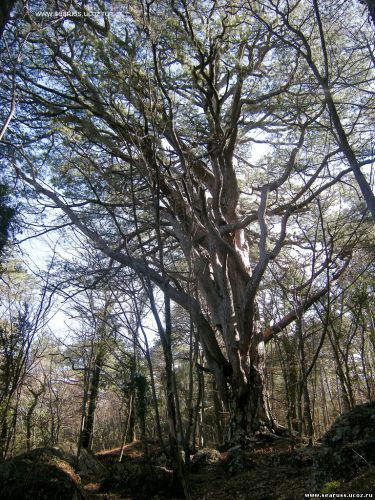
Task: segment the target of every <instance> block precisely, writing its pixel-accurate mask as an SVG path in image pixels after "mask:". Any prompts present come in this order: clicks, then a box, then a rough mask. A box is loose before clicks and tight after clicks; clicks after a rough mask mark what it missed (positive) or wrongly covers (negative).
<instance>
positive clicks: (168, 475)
mask: <svg viewBox="0 0 375 500" xmlns="http://www.w3.org/2000/svg"><path fill="white" fill-rule="evenodd" d="M171 487H172V472H171V471H169V470H168V469H166V468H164V467H158V466H155V465H150V464H147V463H145V462H144V461H143V460H142V459H126V460H125V461H124V462H121V463H117V464H115V465H113V466H112V467H111V469H110V471H109V472H108V475H107V477H106V478H105V479H104V480H103V482H102V485H101V491H102V492H108V491H117V492H131V493H132V494H134V492H136V493H137V498H140V499H141V498H144V499H146V498H147V499H148V498H152V497H153V496H155V495H157V494H165V495H168V494H169V493H170V490H171Z"/></svg>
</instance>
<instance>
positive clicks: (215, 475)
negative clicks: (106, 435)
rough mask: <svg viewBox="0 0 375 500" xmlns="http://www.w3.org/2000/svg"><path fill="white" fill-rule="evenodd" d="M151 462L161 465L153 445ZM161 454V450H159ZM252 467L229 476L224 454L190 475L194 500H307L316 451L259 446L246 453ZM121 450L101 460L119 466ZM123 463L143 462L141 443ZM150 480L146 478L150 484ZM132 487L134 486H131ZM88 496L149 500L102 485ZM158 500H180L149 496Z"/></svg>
mask: <svg viewBox="0 0 375 500" xmlns="http://www.w3.org/2000/svg"><path fill="white" fill-rule="evenodd" d="M152 446H153V448H152V449H151V453H150V456H151V460H153V457H154V460H155V464H160V459H159V458H157V457H158V448H157V446H156V445H152ZM159 451H160V450H159ZM244 453H245V454H246V459H248V460H249V463H250V464H251V465H250V467H249V468H248V469H247V470H245V471H243V472H240V473H238V474H235V475H229V474H228V467H227V464H228V454H227V453H225V452H224V453H221V455H220V459H219V460H218V461H217V462H216V463H214V464H211V465H205V466H204V467H202V468H200V469H199V470H198V471H197V472H195V473H191V474H190V480H189V482H190V485H191V490H192V497H193V499H194V500H247V499H249V500H250V499H251V500H300V499H301V500H303V499H304V498H305V494H307V493H312V492H313V488H312V455H313V449H311V448H306V446H304V445H300V446H297V445H296V444H295V443H292V442H291V441H290V440H288V439H279V440H277V441H275V442H272V443H270V442H262V441H260V442H255V443H254V444H253V446H252V448H251V449H249V450H248V451H246V452H244ZM119 454H120V449H119V448H116V449H113V450H106V451H102V452H100V453H98V454H97V458H99V460H100V461H101V462H102V463H103V464H104V465H106V467H107V468H108V467H110V466H113V464H114V463H116V462H118V459H119ZM123 459H124V460H125V461H127V462H128V463H129V461H130V462H131V461H135V462H136V461H139V460H141V459H143V457H142V451H141V447H140V443H139V442H135V443H132V444H130V445H127V446H126V448H125V450H124V457H123ZM147 480H148V478H147V477H144V481H145V482H147ZM129 486H130V485H129ZM85 492H86V494H87V495H88V497H89V498H91V499H93V500H94V499H99V498H101V499H103V500H104V499H108V500H112V499H113V500H115V499H127V500H137V499H139V498H147V496H146V497H145V496H143V495H140V494H139V493H137V491H132V489H131V488H124V489H122V491H119V490H118V489H117V490H115V491H111V488H110V487H109V488H108V487H107V488H106V492H105V493H104V492H102V485H101V483H100V482H95V483H90V482H89V483H87V484H86V485H85ZM148 498H153V499H154V500H162V499H167V498H169V499H171V498H176V497H173V496H167V495H165V494H160V493H159V494H156V495H153V496H149V497H148Z"/></svg>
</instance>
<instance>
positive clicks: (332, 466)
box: [314, 402, 375, 489]
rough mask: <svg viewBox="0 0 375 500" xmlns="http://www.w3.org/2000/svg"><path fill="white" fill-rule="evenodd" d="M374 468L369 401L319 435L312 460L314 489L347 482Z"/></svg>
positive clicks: (374, 418)
mask: <svg viewBox="0 0 375 500" xmlns="http://www.w3.org/2000/svg"><path fill="white" fill-rule="evenodd" d="M374 465H375V402H371V403H367V404H364V405H359V406H356V407H355V408H353V410H351V411H348V412H345V413H343V414H342V415H340V416H339V417H338V418H337V419H336V421H335V422H334V424H333V425H332V427H331V428H330V429H329V430H328V431H327V432H326V434H325V435H324V436H323V438H322V447H321V448H320V450H319V452H318V453H317V454H316V455H315V459H314V478H315V483H316V487H317V489H321V488H322V487H323V486H324V484H325V483H329V482H332V481H337V480H346V481H348V480H350V479H352V478H354V477H356V476H358V475H359V474H361V473H362V472H363V471H364V470H365V469H367V468H368V467H369V466H374Z"/></svg>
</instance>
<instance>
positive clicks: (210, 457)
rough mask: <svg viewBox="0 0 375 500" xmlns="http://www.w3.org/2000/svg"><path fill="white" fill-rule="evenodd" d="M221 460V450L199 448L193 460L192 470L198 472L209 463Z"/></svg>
mask: <svg viewBox="0 0 375 500" xmlns="http://www.w3.org/2000/svg"><path fill="white" fill-rule="evenodd" d="M220 460H221V455H220V452H219V451H217V450H215V449H214V448H202V449H201V450H198V451H197V453H196V454H195V455H194V456H193V458H192V460H191V472H198V471H199V470H200V469H202V468H203V467H206V466H207V465H213V464H216V463H218V462H219V461H220Z"/></svg>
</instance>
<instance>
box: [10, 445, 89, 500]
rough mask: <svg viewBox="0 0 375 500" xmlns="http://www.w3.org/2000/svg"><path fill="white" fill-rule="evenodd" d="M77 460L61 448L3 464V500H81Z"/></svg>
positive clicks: (25, 455)
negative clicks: (76, 469)
mask: <svg viewBox="0 0 375 500" xmlns="http://www.w3.org/2000/svg"><path fill="white" fill-rule="evenodd" d="M73 464H74V457H73V456H72V455H69V454H66V453H64V452H62V451H61V450H59V449H58V448H38V449H35V450H32V451H30V452H27V453H23V454H22V455H18V456H17V457H14V458H13V459H11V460H6V461H5V462H3V463H1V464H0V478H1V480H0V498H2V499H4V500H14V499H17V500H18V499H19V500H28V499H30V500H31V499H35V498H38V499H46V500H47V499H52V500H81V499H83V498H84V495H83V493H82V491H81V488H80V482H81V480H80V477H79V476H78V475H77V474H76V472H75V471H74V469H73Z"/></svg>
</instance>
